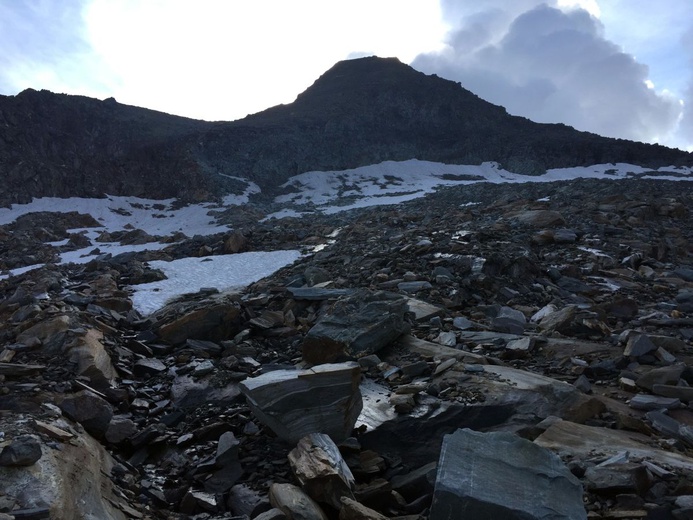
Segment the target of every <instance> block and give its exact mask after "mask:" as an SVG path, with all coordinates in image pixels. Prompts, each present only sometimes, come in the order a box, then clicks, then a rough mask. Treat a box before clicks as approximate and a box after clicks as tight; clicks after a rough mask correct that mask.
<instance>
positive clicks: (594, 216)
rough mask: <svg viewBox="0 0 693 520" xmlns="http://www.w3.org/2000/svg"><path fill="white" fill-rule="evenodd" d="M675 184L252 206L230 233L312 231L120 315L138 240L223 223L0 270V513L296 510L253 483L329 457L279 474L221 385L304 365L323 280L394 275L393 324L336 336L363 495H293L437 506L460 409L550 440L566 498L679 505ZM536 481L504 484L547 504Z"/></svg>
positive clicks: (342, 286) (679, 254)
mask: <svg viewBox="0 0 693 520" xmlns="http://www.w3.org/2000/svg"><path fill="white" fill-rule="evenodd" d="M692 196H693V195H692V194H691V190H690V188H689V187H688V184H687V183H684V182H678V183H677V182H669V181H653V180H633V179H631V180H620V181H618V180H614V181H610V180H598V181H597V180H593V179H577V180H574V181H567V182H558V183H541V184H540V183H537V184H524V185H509V184H499V185H493V184H477V185H473V186H459V187H454V188H446V189H441V190H439V191H438V192H436V193H434V194H431V195H429V196H427V197H425V198H422V199H419V200H415V201H410V202H407V203H402V204H399V205H397V206H388V207H374V208H365V209H361V210H354V211H350V212H344V213H339V214H336V215H324V216H322V215H316V216H315V217H314V218H310V219H309V218H302V219H283V220H279V221H277V220H270V221H267V222H262V223H257V224H255V225H254V226H253V227H252V228H249V229H247V230H246V233H247V238H248V240H247V243H246V244H245V248H247V249H249V250H264V249H278V248H282V247H297V248H309V247H311V246H314V245H315V244H316V243H320V242H322V241H326V240H327V239H328V237H332V238H334V240H335V242H334V243H333V244H331V245H329V246H328V247H327V248H325V249H324V250H322V251H320V252H318V253H316V254H313V255H307V256H305V257H303V258H302V259H300V260H299V261H297V262H296V263H295V264H294V265H292V266H288V267H286V268H284V269H282V270H280V271H278V272H277V273H275V274H274V275H273V276H271V277H269V278H267V279H265V280H262V281H260V282H258V283H256V284H253V285H252V286H250V287H249V288H248V289H247V290H246V291H244V292H243V294H241V295H230V294H219V293H215V292H214V291H213V290H202V291H200V292H199V293H196V294H192V295H187V296H184V297H182V298H181V299H180V300H179V301H177V302H174V303H171V304H169V305H168V306H166V307H165V308H164V309H162V310H160V311H158V312H157V313H155V314H153V315H151V316H148V317H145V318H143V317H142V316H140V315H139V314H138V313H137V312H136V311H135V310H134V309H133V308H132V301H131V299H130V295H129V292H128V288H129V286H130V285H132V284H138V283H144V282H149V281H152V280H155V279H157V278H160V276H161V273H157V272H155V271H153V270H151V269H148V268H147V266H146V262H147V261H149V260H153V259H165V258H178V257H181V256H188V255H189V254H191V252H192V251H195V252H197V254H198V255H199V256H209V255H216V254H223V253H225V252H228V251H225V250H224V243H225V242H227V241H228V238H230V237H225V239H224V237H196V238H193V239H189V240H186V241H183V242H181V243H177V244H171V245H170V246H169V247H167V248H166V249H164V250H162V251H153V252H140V253H133V254H123V255H119V256H117V257H102V258H100V259H95V260H93V261H91V262H90V263H89V264H85V265H74V264H73V265H49V266H46V267H44V268H42V269H39V270H35V271H31V272H29V273H25V274H22V275H19V276H15V277H10V278H8V279H6V280H0V340H1V341H2V345H1V346H0V360H1V361H0V410H1V412H0V431H2V432H3V434H4V440H3V441H0V445H1V446H2V447H3V449H5V447H9V448H11V449H12V451H11V450H9V449H8V450H7V451H8V452H10V453H8V455H7V456H6V457H5V458H8V459H9V458H10V457H9V455H10V454H11V455H13V456H14V455H17V456H16V457H15V458H17V459H19V456H18V455H19V454H22V453H24V456H23V457H22V458H21V460H20V461H19V462H20V463H18V462H17V461H16V460H10V461H9V462H8V461H3V457H0V477H1V480H2V482H3V484H4V486H5V488H4V491H3V493H4V495H3V497H2V499H3V500H2V501H0V518H7V517H9V518H12V517H14V518H48V517H49V516H50V518H56V519H68V518H70V519H72V518H82V517H85V518H86V517H89V516H88V514H91V515H92V516H94V515H96V517H98V518H104V519H106V518H109V519H110V518H112V519H118V520H121V519H124V518H137V519H177V520H188V519H196V520H203V519H206V520H222V519H224V518H227V519H228V518H239V519H242V518H251V519H253V520H255V519H261V520H267V518H275V519H280V518H285V517H287V518H301V516H298V515H297V514H296V515H293V516H292V514H289V513H279V512H277V511H276V510H272V509H269V508H270V507H271V506H276V505H277V500H276V499H275V498H274V496H273V490H274V491H276V490H277V489H280V490H281V489H285V488H283V487H281V486H285V485H286V484H289V483H294V484H301V485H303V486H304V488H305V490H306V492H308V493H309V494H311V495H312V496H317V495H319V494H320V492H321V491H323V490H325V489H326V490H329V489H336V493H337V494H343V495H346V497H343V498H349V497H348V495H349V493H350V492H349V491H345V490H343V489H341V488H339V487H336V486H332V485H331V484H330V481H329V480H328V477H324V480H321V479H318V480H319V482H318V483H317V485H316V483H312V484H310V485H304V484H303V483H302V482H301V481H300V480H301V479H300V477H299V476H298V472H297V471H296V465H295V463H294V462H292V461H293V459H295V457H292V455H290V454H291V453H292V452H293V450H295V449H297V444H296V443H295V442H285V441H283V440H282V439H281V438H280V437H279V436H278V435H279V434H278V433H276V432H274V431H272V430H270V428H268V427H267V426H266V425H265V424H264V423H263V421H262V420H261V419H260V416H259V415H258V414H257V413H256V411H254V410H253V409H252V407H251V406H250V405H249V404H248V402H247V401H246V399H245V397H243V395H242V394H240V393H239V392H240V390H239V387H242V386H243V385H245V384H247V382H248V381H252V380H256V378H257V377H261V376H262V375H267V374H272V373H273V372H276V371H277V370H278V369H284V368H287V369H291V368H293V367H305V366H307V365H306V363H305V354H306V352H307V351H306V346H307V342H306V338H309V337H315V335H316V329H319V328H320V327H319V324H321V323H322V324H324V323H325V322H326V320H325V317H326V316H330V315H334V311H335V309H337V308H339V307H340V306H341V305H344V304H345V301H346V300H347V298H343V297H342V296H343V295H345V294H351V295H352V296H351V297H350V298H349V305H350V306H351V305H353V304H355V303H356V304H358V301H359V300H364V301H367V300H371V301H372V300H375V301H379V300H377V298H383V292H382V291H386V292H387V293H388V294H389V295H390V296H389V297H388V298H389V299H383V300H380V302H381V303H383V302H385V303H386V304H387V305H388V306H391V307H392V308H393V310H395V308H396V307H397V306H398V303H397V302H401V301H402V300H403V299H407V300H406V301H408V302H409V303H408V305H409V308H410V309H412V312H413V314H408V315H407V316H406V321H407V322H408V325H409V329H410V330H409V332H404V333H403V334H402V336H401V337H399V338H398V339H396V340H394V341H387V342H384V343H387V344H381V345H380V349H379V350H378V351H377V352H374V353H372V354H370V355H363V356H356V357H357V358H358V359H357V360H358V362H359V366H360V373H361V374H362V375H363V377H364V378H365V379H368V380H370V381H371V382H372V384H373V385H376V388H378V389H379V390H378V391H379V392H380V394H376V395H375V397H373V396H372V395H371V399H370V402H368V398H367V396H366V394H365V393H364V400H365V401H367V404H366V406H367V407H369V408H370V409H371V416H373V417H376V418H377V417H378V416H382V417H381V419H383V420H385V419H387V420H386V422H385V423H383V424H381V425H380V426H379V427H377V428H374V427H372V426H368V425H367V424H365V423H364V426H361V427H358V428H356V429H355V430H354V431H353V435H354V438H351V439H349V440H347V441H345V442H343V443H341V445H340V449H341V453H342V454H343V457H344V460H345V464H346V465H347V466H348V467H349V468H350V470H351V472H352V473H353V476H354V478H355V481H356V483H355V486H354V488H353V495H354V497H355V498H356V499H357V500H358V502H360V503H361V504H363V505H364V506H368V507H369V508H371V509H372V510H375V511H371V512H369V513H368V516H366V515H365V514H364V515H361V516H358V515H355V514H351V516H349V508H347V504H345V503H344V502H341V503H342V504H344V505H343V507H341V508H340V509H339V510H338V508H337V507H335V504H334V503H331V502H330V501H327V500H324V499H323V500H320V499H319V498H316V500H318V501H320V502H321V505H320V507H321V509H322V510H324V513H325V516H312V517H308V516H303V518H306V517H308V518H329V519H337V518H340V519H343V518H347V519H350V518H359V519H364V518H366V519H375V520H382V519H383V518H395V519H399V520H425V519H428V518H430V519H435V520H437V519H440V518H441V517H442V516H440V515H436V513H435V499H434V498H433V495H434V488H433V485H434V482H435V485H436V487H437V486H438V481H439V479H440V478H441V475H443V476H444V472H440V471H438V469H437V468H436V467H435V466H434V465H435V463H436V461H438V460H439V457H438V455H439V452H440V451H441V449H442V448H441V441H442V436H443V434H446V433H450V432H452V431H455V430H456V429H457V428H461V427H468V428H471V429H473V430H475V431H477V432H486V433H489V434H497V433H498V432H505V433H506V434H507V432H513V433H514V434H516V435H515V436H514V437H513V438H514V439H515V440H516V441H518V442H519V440H520V438H523V439H526V440H527V441H530V440H531V441H533V444H535V445H536V446H541V447H543V448H549V449H551V450H552V451H555V452H556V453H558V454H560V455H561V457H562V459H563V462H564V463H565V464H566V465H567V467H568V468H569V469H570V471H571V472H572V474H573V475H574V476H575V477H576V478H578V479H579V481H580V483H581V484H582V486H583V490H584V492H583V494H582V495H581V496H578V500H579V499H580V498H582V499H584V506H585V511H584V515H585V516H586V515H587V514H588V513H589V515H590V516H589V518H595V519H599V518H603V519H607V518H610V519H614V518H636V519H672V518H674V519H680V518H690V515H691V509H693V506H691V500H693V498H691V497H692V496H693V484H692V483H693V457H692V456H693V433H692V431H693V430H691V428H693V410H692V409H691V402H693V392H692V391H691V388H690V385H691V384H693V371H692V370H691V364H692V363H693V343H692V342H693V319H692V318H691V313H692V312H693V270H692V269H691V267H692V262H691V257H692V255H693V249H692V247H691V239H692V238H693V228H692V226H691V222H692V221H691V218H690V208H691V207H692V205H691V203H692V201H691V198H692ZM470 202H471V203H475V204H474V205H471V206H470V205H468V203H470ZM26 218H27V219H34V218H35V219H36V221H35V223H36V224H37V225H35V226H31V225H28V222H18V223H17V224H16V225H13V226H12V227H10V226H3V227H2V228H0V233H6V234H14V233H17V232H19V231H22V232H25V233H27V234H29V235H30V234H31V233H32V231H33V233H34V236H33V240H31V241H30V240H28V239H26V240H24V241H25V242H27V243H28V242H31V243H34V244H42V247H44V248H50V247H51V246H50V245H47V244H43V241H44V239H45V237H44V235H43V233H45V230H44V229H42V227H41V226H40V225H39V224H41V223H42V222H43V220H44V218H45V216H44V215H41V214H38V215H34V216H28V217H26ZM64 218H65V219H66V220H67V219H68V218H72V219H75V224H77V223H79V224H80V225H84V224H88V222H85V219H84V217H80V218H79V220H77V218H78V217H77V216H75V215H72V216H65V217H64ZM75 224H73V225H75ZM64 226H65V227H69V225H68V224H67V222H65V223H64ZM337 229H341V231H340V232H339V233H338V234H336V237H335V233H334V231H335V230H337ZM51 231H52V232H54V233H56V234H57V233H58V231H59V230H58V229H57V226H56V229H53V230H51ZM230 233H231V232H229V234H230ZM56 238H57V237H56ZM201 241H202V242H201ZM37 256H40V255H37ZM353 295H356V296H353ZM408 298H414V299H415V300H416V301H414V302H412V301H411V300H408ZM355 300H356V302H355ZM393 302H395V304H393ZM355 307H356V308H358V305H355ZM540 310H543V311H546V315H545V317H544V318H541V319H540V318H538V317H537V312H538V311H540ZM222 316H223V317H224V319H220V317H222ZM357 325H359V326H361V325H363V324H356V323H353V324H352V327H354V328H356V327H357ZM366 325H367V324H366ZM323 330H324V328H323ZM325 350H327V349H325ZM373 385H371V388H372V387H373ZM335 386H336V385H335ZM87 388H92V391H86V390H85V389H87ZM285 388H286V387H285V386H282V390H281V391H279V392H278V395H283V394H282V393H281V392H282V391H285ZM365 388H366V386H364V389H365ZM287 393H289V394H290V393H291V392H287ZM316 400H317V399H316ZM333 408H336V409H338V407H333ZM661 408H667V411H666V412H662V411H660V409H661ZM306 414H307V412H306ZM525 446H529V444H526V443H525ZM20 452H21V453H20ZM107 452H108V453H107ZM78 457H81V458H78ZM75 460H78V461H80V462H81V461H85V463H83V464H81V467H76V466H77V465H76V464H75V463H74V461H75ZM100 461H103V462H100ZM479 467H481V465H479ZM477 469H478V468H477ZM477 469H473V468H472V469H470V471H472V470H474V471H476V470H477ZM530 469H531V468H530ZM503 473H506V472H503ZM29 478H33V479H34V480H32V481H28V480H26V479H29ZM85 480H86V481H89V480H93V482H94V483H95V484H97V485H92V486H88V491H89V493H85V492H82V491H81V488H80V486H85ZM492 481H493V479H491V478H489V476H488V475H486V478H484V479H479V480H477V486H476V487H477V488H478V489H479V490H484V489H487V488H488V486H489V485H490V484H491V483H492ZM27 482H30V483H31V487H27V485H28V484H27ZM321 482H322V483H321ZM519 482H524V480H523V479H518V483H519ZM532 482H533V481H532ZM513 484H515V483H513ZM22 486H23V487H22ZM85 487H87V486H85ZM515 488H516V487H515V485H514V486H513V489H515ZM25 489H31V491H32V492H31V493H26V492H24V490H25ZM552 490H553V492H552V493H551V495H550V496H543V497H540V496H539V495H538V494H528V496H530V497H531V499H530V500H531V502H533V503H534V504H536V505H546V504H551V503H556V502H558V503H559V504H560V500H561V496H562V495H561V494H560V493H559V490H558V486H554V487H553V488H552ZM49 492H50V493H49ZM80 493H81V494H80ZM511 495H512V494H510V493H508V494H507V495H506V494H504V495H503V499H504V501H505V502H506V504H514V503H515V501H512V502H511V500H514V499H513V497H512V496H511ZM76 496H77V497H79V499H76V498H75V497H76ZM56 497H60V498H61V499H62V500H58V498H56ZM268 497H269V498H268ZM432 500H433V501H434V502H433V505H432ZM347 503H348V500H347ZM66 504H68V505H69V504H72V505H73V506H74V507H77V506H79V511H74V512H73V511H68V510H66V509H65V507H66ZM351 506H352V507H356V506H354V505H353V504H351ZM277 507H279V506H277ZM513 507H514V506H513ZM267 510H269V511H267ZM3 514H7V517H4V516H2V515H3ZM10 515H11V516H10ZM29 515H32V516H29ZM263 515H264V516H263ZM585 516H578V515H576V516H572V517H570V518H584V517H585ZM476 517H478V518H483V517H486V518H499V517H501V516H492V515H487V516H483V515H477V516H476ZM502 517H503V518H513V516H510V515H505V516H502ZM516 517H517V516H516ZM445 518H448V517H445ZM523 518H536V516H531V517H525V516H523Z"/></svg>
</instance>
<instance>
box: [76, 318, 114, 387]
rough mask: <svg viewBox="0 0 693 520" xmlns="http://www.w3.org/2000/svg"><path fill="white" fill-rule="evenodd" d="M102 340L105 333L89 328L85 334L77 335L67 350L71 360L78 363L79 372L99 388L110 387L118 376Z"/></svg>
mask: <svg viewBox="0 0 693 520" xmlns="http://www.w3.org/2000/svg"><path fill="white" fill-rule="evenodd" d="M102 340H103V333H101V332H100V331H98V330H96V329H89V330H87V331H86V333H85V334H84V335H83V336H79V337H77V338H76V339H75V341H74V342H73V343H72V344H71V345H69V346H68V351H67V352H68V355H69V357H70V361H71V362H73V363H77V373H78V374H79V375H81V376H85V377H88V378H89V380H90V382H91V385H92V386H94V387H95V388H97V389H99V390H102V389H104V388H108V387H109V386H110V385H111V384H112V383H113V381H114V380H115V377H116V371H115V368H114V367H113V364H112V363H111V357H110V356H109V355H108V352H106V349H105V347H104V346H103V343H102ZM102 391H103V390H102Z"/></svg>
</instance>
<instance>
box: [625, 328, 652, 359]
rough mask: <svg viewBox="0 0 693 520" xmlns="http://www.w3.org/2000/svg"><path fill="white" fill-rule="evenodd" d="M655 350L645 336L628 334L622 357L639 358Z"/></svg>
mask: <svg viewBox="0 0 693 520" xmlns="http://www.w3.org/2000/svg"><path fill="white" fill-rule="evenodd" d="M655 350H657V347H656V346H655V344H654V343H652V340H650V338H648V337H647V335H645V334H637V333H635V334H630V335H629V336H628V342H627V343H626V348H625V349H624V350H623V355H624V356H632V357H640V356H644V355H645V354H649V353H650V352H653V351H655Z"/></svg>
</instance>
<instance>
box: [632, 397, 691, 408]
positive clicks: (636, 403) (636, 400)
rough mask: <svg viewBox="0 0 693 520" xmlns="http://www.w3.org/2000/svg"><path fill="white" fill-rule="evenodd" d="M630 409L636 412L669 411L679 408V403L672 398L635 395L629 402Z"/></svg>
mask: <svg viewBox="0 0 693 520" xmlns="http://www.w3.org/2000/svg"><path fill="white" fill-rule="evenodd" d="M630 407H631V408H634V409H636V410H663V409H666V410H671V409H673V408H680V407H681V401H679V400H678V399H675V398H672V397H659V396H656V395H647V394H636V395H635V396H633V398H632V399H631V400H630Z"/></svg>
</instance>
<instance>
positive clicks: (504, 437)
mask: <svg viewBox="0 0 693 520" xmlns="http://www.w3.org/2000/svg"><path fill="white" fill-rule="evenodd" d="M430 518H432V519H435V520H446V519H450V520H452V519H458V518H479V519H481V518H489V519H490V518H503V519H506V520H532V519H537V520H539V519H541V520H547V519H553V520H557V519H571V520H572V519H586V518H587V513H586V511H585V508H584V506H583V503H582V486H581V485H580V482H579V481H578V480H577V479H576V478H575V477H574V476H573V475H572V473H570V471H569V470H568V468H567V467H566V466H565V465H564V464H563V463H562V462H561V460H560V458H559V457H558V456H557V455H555V454H554V453H552V452H550V451H549V450H546V449H544V448H541V447H540V446H537V445H536V444H533V443H532V442H530V441H528V440H526V439H522V438H520V437H517V436H515V435H513V434H510V433H506V432H492V433H480V432H475V431H472V430H468V429H464V430H457V431H456V432H455V433H453V434H451V435H446V436H445V437H444V440H443V446H442V449H441V453H440V460H439V463H438V477H437V480H436V485H435V492H434V496H433V505H432V506H431V514H430Z"/></svg>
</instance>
